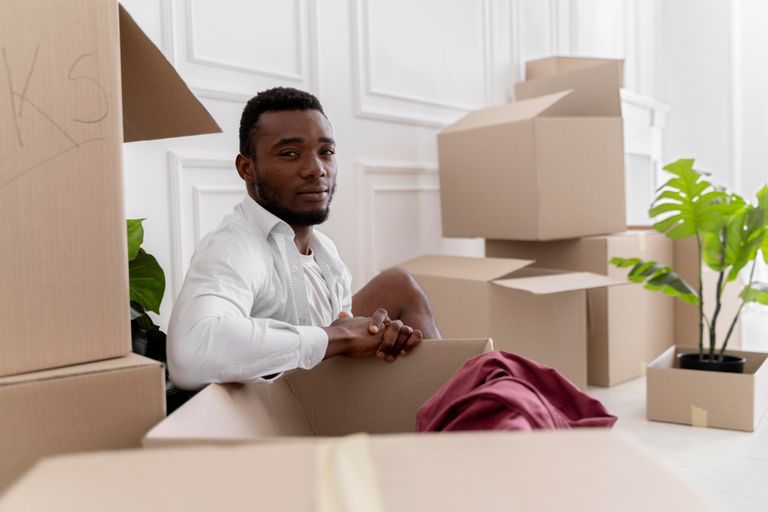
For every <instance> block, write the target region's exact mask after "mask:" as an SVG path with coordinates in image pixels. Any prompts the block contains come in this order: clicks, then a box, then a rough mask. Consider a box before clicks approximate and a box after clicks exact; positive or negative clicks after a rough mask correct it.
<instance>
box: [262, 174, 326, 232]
mask: <svg viewBox="0 0 768 512" xmlns="http://www.w3.org/2000/svg"><path fill="white" fill-rule="evenodd" d="M256 188H257V189H258V196H259V201H258V203H259V204H260V205H261V206H262V208H264V209H265V210H267V211H268V212H270V213H271V214H272V215H274V216H276V217H278V218H279V219H282V220H283V221H285V222H286V223H288V224H289V225H291V226H315V225H317V224H322V223H323V222H325V221H326V220H328V216H329V215H330V213H331V209H330V205H331V201H332V200H333V195H334V194H335V193H336V183H334V184H333V186H332V187H331V189H330V190H329V192H328V204H327V205H326V206H325V208H318V209H316V210H312V211H308V212H297V211H294V210H290V209H288V208H284V207H283V206H282V205H280V202H279V201H278V199H277V194H276V193H275V189H274V188H272V187H271V186H270V185H269V184H267V183H266V182H265V181H263V180H262V179H261V177H260V176H259V175H258V174H256Z"/></svg>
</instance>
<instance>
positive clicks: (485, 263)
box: [397, 254, 533, 281]
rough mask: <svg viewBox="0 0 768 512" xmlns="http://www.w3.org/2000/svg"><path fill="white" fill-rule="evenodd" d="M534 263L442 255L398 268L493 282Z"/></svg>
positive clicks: (415, 273) (418, 272)
mask: <svg viewBox="0 0 768 512" xmlns="http://www.w3.org/2000/svg"><path fill="white" fill-rule="evenodd" d="M532 263H533V261H532V260H518V259H512V258H473V257H469V256H448V255H443V254H441V255H426V256H419V257H418V258H414V259H412V260H408V261H406V262H403V263H400V264H398V265H397V266H398V267H400V268H402V269H404V270H407V271H408V272H410V273H411V274H414V275H422V276H433V277H446V278H450V279H467V280H471V281H492V280H493V279H498V278H500V277H503V276H506V275H508V274H511V273H512V272H515V271H516V270H520V269H521V268H525V267H527V266H529V265H531V264H532Z"/></svg>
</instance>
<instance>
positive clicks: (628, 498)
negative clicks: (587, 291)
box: [0, 429, 715, 512]
mask: <svg viewBox="0 0 768 512" xmlns="http://www.w3.org/2000/svg"><path fill="white" fill-rule="evenodd" d="M542 475H546V477H542ZM553 490H556V492H554V491H553ZM105 504H108V506H105ZM660 504H663V508H664V509H666V510H697V511H702V512H706V511H713V510H715V508H714V505H713V504H712V503H711V502H710V501H709V500H708V499H706V498H705V497H703V496H702V495H701V493H700V492H699V491H698V490H696V489H694V488H693V487H692V485H691V484H690V483H689V482H687V481H685V480H683V479H682V478H680V477H679V476H678V475H677V474H675V473H674V472H673V471H671V470H670V469H669V468H668V467H666V466H665V465H664V464H663V463H661V462H660V461H659V460H657V459H656V458H655V457H653V456H652V455H651V454H650V453H649V452H648V451H647V450H646V449H645V448H643V447H641V446H639V445H638V444H636V443H635V442H633V441H632V440H630V439H628V438H627V437H626V436H624V435H621V433H619V432H615V431H610V430H602V429H599V430H598V429H581V430H573V431H547V432H530V433H522V432H473V433H458V434H457V433H451V434H405V435H386V436H351V437H347V438H337V439H302V440H298V441H293V442H283V443H270V444H246V445H241V446H197V447H180V448H179V447H177V448H170V449H157V450H141V451H133V450H132V451H123V452H106V453H98V454H84V455H76V456H66V457H56V458H52V459H49V460H46V461H44V462H42V463H41V464H39V465H38V466H36V467H35V468H34V469H33V470H32V471H31V472H29V473H28V474H27V475H26V476H25V477H24V478H23V479H22V480H21V481H20V482H19V483H18V484H16V485H15V486H14V487H13V488H11V489H10V491H9V492H8V493H7V494H6V495H5V496H4V497H3V499H2V500H0V509H1V510H3V511H4V512H22V511H23V512H43V511H45V512H48V511H51V510H77V511H78V512H97V511H98V512H101V511H103V510H105V509H108V510H110V511H111V512H121V511H126V512H127V511H131V512H133V511H137V510H158V509H169V510H170V509H172V510H179V511H182V510H183V511H185V512H197V511H201V512H202V511H210V510H222V509H223V508H227V509H233V510H252V509H257V510H289V511H296V512H299V511H307V512H309V511H316V512H331V511H342V510H348V511H365V512H383V511H409V510H425V511H428V510H435V511H437V510H439V511H445V512H452V511H461V512H464V511H467V510H478V511H483V512H496V511H498V512H501V511H508V510H536V511H544V512H554V511H561V510H568V511H578V512H586V511H589V512H595V511H606V512H607V511H611V512H613V511H616V510H621V511H625V512H646V511H647V510H654V509H658V508H659V506H660Z"/></svg>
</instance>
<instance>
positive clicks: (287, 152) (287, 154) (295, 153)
mask: <svg viewBox="0 0 768 512" xmlns="http://www.w3.org/2000/svg"><path fill="white" fill-rule="evenodd" d="M280 156H285V157H290V158H293V157H296V156H299V152H298V151H294V150H292V149H287V150H285V151H281V152H280Z"/></svg>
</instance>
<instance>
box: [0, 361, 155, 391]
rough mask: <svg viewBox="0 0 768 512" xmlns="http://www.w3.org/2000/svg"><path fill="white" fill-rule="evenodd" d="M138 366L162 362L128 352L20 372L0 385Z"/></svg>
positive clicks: (2, 380) (2, 381)
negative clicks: (91, 360) (60, 366)
mask: <svg viewBox="0 0 768 512" xmlns="http://www.w3.org/2000/svg"><path fill="white" fill-rule="evenodd" d="M140 366H162V363H160V362H158V361H155V360H154V359H149V358H147V357H144V356H140V355H138V354H133V353H131V354H128V355H127V356H125V357H118V358H115V359H107V360H104V361H96V362H93V363H85V364H77V365H72V366H65V367H62V368H53V369H50V370H41V371H37V372H30V373H21V374H18V375H11V376H9V377H2V378H0V387H2V386H11V385H14V384H19V383H22V382H39V381H43V380H50V379H65V378H68V377H73V376H75V375H85V374H89V373H100V372H109V371H113V370H123V369H126V368H136V367H140Z"/></svg>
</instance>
